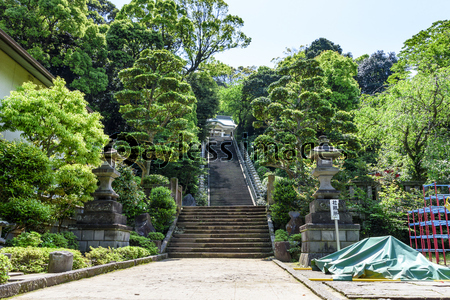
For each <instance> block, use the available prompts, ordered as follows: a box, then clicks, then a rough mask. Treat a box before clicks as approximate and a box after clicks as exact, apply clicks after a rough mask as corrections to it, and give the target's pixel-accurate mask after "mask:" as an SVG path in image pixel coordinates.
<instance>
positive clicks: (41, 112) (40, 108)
mask: <svg viewBox="0 0 450 300" xmlns="http://www.w3.org/2000/svg"><path fill="white" fill-rule="evenodd" d="M86 105H87V102H86V101H85V100H84V97H83V94H82V93H81V92H79V91H75V92H71V91H69V90H68V89H67V88H66V87H65V81H64V80H63V79H60V78H57V79H56V80H55V81H54V85H53V86H52V87H51V88H41V89H37V86H36V85H35V84H33V83H31V82H28V83H24V85H23V86H22V87H21V88H19V90H18V91H14V92H11V95H10V96H8V97H6V98H5V99H3V100H2V107H1V109H0V118H1V119H2V122H4V123H3V125H2V126H0V130H2V131H3V130H11V131H22V133H21V136H22V137H23V138H25V139H26V140H27V141H29V142H30V143H32V144H34V145H35V146H36V147H38V148H39V149H40V150H41V151H42V152H43V153H44V154H45V155H46V156H47V157H48V158H49V159H50V161H51V167H52V169H53V172H49V173H50V174H51V176H52V179H53V185H52V186H51V187H46V188H47V189H46V190H34V191H33V192H34V193H36V195H37V196H42V197H46V198H47V199H50V200H49V201H51V202H52V204H53V205H54V207H55V213H56V219H58V220H60V222H61V221H62V219H63V218H64V217H67V216H68V215H70V214H72V212H73V209H74V207H75V206H77V205H82V204H83V203H84V202H86V201H88V200H90V199H92V197H91V193H92V192H94V191H95V190H96V188H97V185H96V181H97V180H96V177H95V175H94V174H92V172H91V169H92V168H93V167H95V166H98V165H99V164H100V163H101V159H100V154H101V151H102V149H103V145H104V143H105V142H106V141H107V136H106V135H104V134H103V131H102V125H101V123H100V117H101V116H100V115H99V114H98V113H88V111H87V110H86ZM19 116H20V117H19Z"/></svg>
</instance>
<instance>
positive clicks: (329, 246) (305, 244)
mask: <svg viewBox="0 0 450 300" xmlns="http://www.w3.org/2000/svg"><path fill="white" fill-rule="evenodd" d="M328 214H329V212H328ZM359 229H360V226H359V225H358V224H339V242H340V246H341V249H343V248H345V247H347V246H350V245H351V244H353V243H355V242H358V241H359ZM300 233H301V234H302V253H301V255H300V260H299V263H300V265H301V266H303V267H308V266H310V265H311V260H312V259H318V258H322V257H324V256H327V255H329V254H331V253H334V252H336V251H337V243H336V228H335V225H334V223H329V224H313V223H307V224H305V225H303V226H301V227H300Z"/></svg>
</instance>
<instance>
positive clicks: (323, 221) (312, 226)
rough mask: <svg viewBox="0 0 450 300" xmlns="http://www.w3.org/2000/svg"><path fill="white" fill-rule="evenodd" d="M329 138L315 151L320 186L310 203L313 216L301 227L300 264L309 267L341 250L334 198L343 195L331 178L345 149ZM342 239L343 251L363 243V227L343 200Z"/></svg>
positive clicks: (336, 171)
mask: <svg viewBox="0 0 450 300" xmlns="http://www.w3.org/2000/svg"><path fill="white" fill-rule="evenodd" d="M328 143H329V140H328V139H327V137H326V136H320V137H319V146H318V147H315V148H314V149H313V150H312V151H311V157H312V158H313V159H314V160H315V161H316V168H315V169H314V170H313V172H312V175H313V176H314V177H317V179H318V180H319V183H320V186H319V189H318V190H317V191H316V192H315V193H314V195H313V196H314V198H315V199H314V200H313V201H312V202H311V203H310V204H309V211H310V213H309V214H308V215H306V216H305V225H303V226H301V227H300V233H301V234H302V254H301V255H300V264H301V265H302V266H309V265H310V264H311V260H312V259H316V258H321V257H323V256H326V255H328V254H331V253H333V252H335V251H336V250H337V245H336V232H335V224H334V221H333V220H331V214H330V199H337V198H338V197H339V194H340V192H339V191H338V190H336V189H335V188H334V187H333V186H332V185H331V179H332V178H333V176H334V175H336V174H337V173H338V172H339V169H338V168H336V167H333V160H334V159H336V158H337V157H339V156H340V155H341V150H339V149H336V148H334V147H332V146H330V145H329V144H328ZM338 223H339V239H340V246H341V248H344V247H347V246H349V245H351V244H353V243H355V242H357V241H359V225H355V224H353V222H352V216H351V214H350V213H349V212H348V210H347V208H346V205H345V202H344V201H339V222H338Z"/></svg>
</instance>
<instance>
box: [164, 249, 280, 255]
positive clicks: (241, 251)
mask: <svg viewBox="0 0 450 300" xmlns="http://www.w3.org/2000/svg"><path fill="white" fill-rule="evenodd" d="M167 252H168V253H171V252H210V253H214V252H229V253H249V252H250V253H257V252H261V253H268V254H269V253H271V252H272V247H237V248H234V247H233V248H227V247H213V248H202V247H168V248H167Z"/></svg>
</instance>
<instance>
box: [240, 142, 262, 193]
mask: <svg viewBox="0 0 450 300" xmlns="http://www.w3.org/2000/svg"><path fill="white" fill-rule="evenodd" d="M240 151H241V153H243V159H244V164H245V166H246V168H247V170H248V173H249V175H250V179H251V180H252V183H253V186H254V188H255V192H256V196H257V198H258V199H259V198H261V199H262V198H263V194H264V187H263V185H262V183H261V179H260V178H259V175H258V172H256V168H255V166H254V165H253V162H252V160H251V159H250V155H248V152H247V150H246V149H245V147H244V143H242V142H241V143H240Z"/></svg>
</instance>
